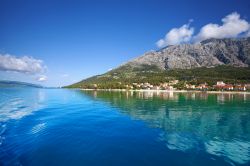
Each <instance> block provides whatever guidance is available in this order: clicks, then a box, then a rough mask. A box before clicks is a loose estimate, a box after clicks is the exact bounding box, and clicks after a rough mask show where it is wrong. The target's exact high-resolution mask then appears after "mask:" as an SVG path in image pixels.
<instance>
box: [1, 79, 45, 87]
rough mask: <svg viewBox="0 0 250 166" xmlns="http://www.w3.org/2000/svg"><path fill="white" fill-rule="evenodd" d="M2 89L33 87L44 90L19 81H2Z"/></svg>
mask: <svg viewBox="0 0 250 166" xmlns="http://www.w3.org/2000/svg"><path fill="white" fill-rule="evenodd" d="M1 87H32V88H43V86H41V85H36V84H31V83H26V82H19V81H5V80H0V88H1Z"/></svg>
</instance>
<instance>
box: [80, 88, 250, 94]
mask: <svg viewBox="0 0 250 166" xmlns="http://www.w3.org/2000/svg"><path fill="white" fill-rule="evenodd" d="M79 90H82V91H110V92H157V93H190V92H192V93H209V94H219V93H224V94H250V92H248V91H198V90H148V89H138V90H133V89H129V90H127V89H79Z"/></svg>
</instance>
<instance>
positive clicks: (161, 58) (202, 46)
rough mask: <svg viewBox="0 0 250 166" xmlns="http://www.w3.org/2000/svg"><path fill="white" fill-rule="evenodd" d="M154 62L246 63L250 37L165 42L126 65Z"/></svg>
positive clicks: (179, 65)
mask: <svg viewBox="0 0 250 166" xmlns="http://www.w3.org/2000/svg"><path fill="white" fill-rule="evenodd" d="M145 64H146V65H155V66H157V67H159V68H160V69H191V68H195V67H214V66H218V65H232V66H235V67H247V66H248V65H250V37H249V38H242V39H208V40H205V41H202V42H201V43H197V44H181V45H174V46H168V47H166V48H163V49H161V50H159V51H151V52H148V53H145V54H144V55H142V56H140V57H138V58H136V59H134V60H132V61H130V62H128V63H127V65H131V66H135V67H138V66H141V65H145Z"/></svg>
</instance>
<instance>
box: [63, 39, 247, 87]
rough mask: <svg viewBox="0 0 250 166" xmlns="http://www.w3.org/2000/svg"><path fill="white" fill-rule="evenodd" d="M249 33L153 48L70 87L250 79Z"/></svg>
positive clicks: (244, 80) (241, 80)
mask: <svg viewBox="0 0 250 166" xmlns="http://www.w3.org/2000/svg"><path fill="white" fill-rule="evenodd" d="M249 66H250V37H249V38H241V39H208V40H205V41H202V42H200V43H195V44H180V45H173V46H167V47H165V48H162V49H160V50H158V51H150V52H147V53H145V54H143V55H142V56H140V57H138V58H135V59H133V60H131V61H129V62H127V63H125V64H123V65H121V66H119V67H118V68H116V69H113V70H111V71H109V72H107V73H105V74H102V75H98V76H94V77H90V78H88V79H85V80H83V81H80V82H78V83H76V84H73V85H70V86H67V87H69V88H71V87H73V88H79V87H80V88H93V86H96V85H94V84H97V86H98V88H124V87H125V85H126V84H132V83H133V82H149V83H152V84H159V83H160V82H165V81H169V80H172V79H179V80H183V81H190V82H196V83H198V82H203V81H206V82H209V83H211V84H212V83H214V82H216V81H217V80H224V81H227V82H231V83H236V82H249V81H250V67H249Z"/></svg>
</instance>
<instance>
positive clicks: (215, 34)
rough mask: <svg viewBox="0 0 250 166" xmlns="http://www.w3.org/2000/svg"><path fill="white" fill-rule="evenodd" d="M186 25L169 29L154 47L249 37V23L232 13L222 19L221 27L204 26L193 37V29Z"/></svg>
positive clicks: (210, 24)
mask: <svg viewBox="0 0 250 166" xmlns="http://www.w3.org/2000/svg"><path fill="white" fill-rule="evenodd" d="M192 21H193V20H192V19H191V20H189V23H188V24H184V25H183V26H181V27H180V28H173V29H171V30H170V31H169V32H168V33H167V34H166V36H165V38H163V39H160V40H159V41H158V42H157V43H156V45H157V46H158V47H159V48H161V47H165V46H167V45H175V44H181V43H185V42H190V41H195V42H200V41H202V40H206V39H209V38H217V39H221V38H233V37H250V23H249V22H247V21H246V20H244V19H242V18H240V15H239V14H238V13H237V12H233V13H231V14H229V15H227V16H226V17H224V18H222V20H221V21H222V25H219V24H213V23H209V24H206V25H204V26H203V27H202V28H201V29H200V31H199V33H198V34H197V35H195V36H193V34H194V28H192V27H190V23H191V22H192Z"/></svg>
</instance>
